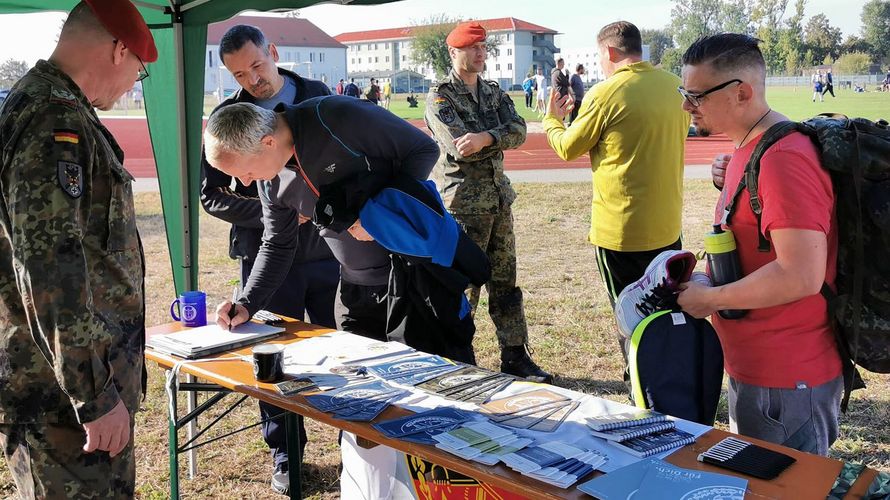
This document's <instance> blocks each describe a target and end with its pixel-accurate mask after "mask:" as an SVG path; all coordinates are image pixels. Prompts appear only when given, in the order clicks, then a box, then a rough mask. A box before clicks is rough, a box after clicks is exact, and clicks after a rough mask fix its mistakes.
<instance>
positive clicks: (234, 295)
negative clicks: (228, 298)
mask: <svg viewBox="0 0 890 500" xmlns="http://www.w3.org/2000/svg"><path fill="white" fill-rule="evenodd" d="M237 301H238V287H237V286H236V287H235V288H234V289H232V305H231V306H229V331H230V332H231V331H232V321H233V320H234V319H235V315H236V314H238V309H237V307H235V303H236V302H237Z"/></svg>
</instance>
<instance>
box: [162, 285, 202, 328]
mask: <svg viewBox="0 0 890 500" xmlns="http://www.w3.org/2000/svg"><path fill="white" fill-rule="evenodd" d="M177 305H178V306H179V307H178V308H177V307H176V306H177ZM177 309H179V314H176V310H177ZM170 316H173V319H174V320H176V321H179V322H181V323H182V326H187V327H195V326H204V325H206V324H207V294H206V293H204V292H182V295H180V296H179V298H178V299H176V300H174V301H173V303H172V304H170Z"/></svg>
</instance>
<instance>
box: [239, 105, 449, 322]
mask: <svg viewBox="0 0 890 500" xmlns="http://www.w3.org/2000/svg"><path fill="white" fill-rule="evenodd" d="M276 111H277V112H282V111H283V112H284V116H285V118H286V120H287V122H288V124H289V125H290V128H291V131H292V133H293V138H294V143H295V145H296V146H295V150H296V153H297V157H296V158H292V159H291V163H290V164H289V165H287V167H286V168H284V169H283V170H282V171H281V172H280V173H279V174H278V176H277V177H275V178H274V179H272V180H270V181H261V182H259V189H260V198H261V200H262V209H263V224H264V225H265V233H264V235H263V244H262V246H261V248H260V251H259V254H258V255H257V260H256V264H255V265H254V271H253V273H252V274H251V279H250V281H248V283H247V287H246V289H245V292H244V294H243V295H242V302H248V303H246V304H245V306H246V307H247V308H248V310H251V308H252V307H254V306H253V305H251V304H258V303H262V301H263V297H266V296H268V294H269V293H270V292H269V290H275V289H277V288H278V286H279V285H280V282H281V280H283V279H284V276H283V275H282V273H281V272H280V270H281V269H282V268H283V267H284V266H285V265H286V264H287V263H288V262H289V260H288V259H290V258H291V257H290V256H291V255H293V253H292V252H294V250H295V249H296V248H300V247H302V246H303V242H302V240H301V238H302V237H303V234H304V232H303V230H302V227H298V225H297V214H302V215H306V216H311V215H312V214H313V212H314V211H315V204H316V201H317V190H318V189H319V188H324V187H325V186H327V185H328V184H330V183H333V182H336V181H338V180H343V179H345V178H348V177H350V176H352V175H355V174H357V173H361V172H368V171H369V170H370V171H371V172H383V173H389V174H391V175H395V174H398V173H401V174H405V175H407V176H409V177H411V178H413V179H417V180H425V179H426V178H427V177H428V176H429V173H430V171H431V170H432V168H433V166H434V165H435V163H436V160H437V159H438V158H439V147H438V146H437V145H436V143H435V142H434V141H433V140H432V139H430V137H429V136H428V135H426V134H425V133H423V132H422V131H421V130H420V129H418V128H417V127H415V126H413V125H411V124H410V123H408V122H406V121H405V120H402V119H401V118H399V117H397V116H395V115H393V114H392V113H390V112H389V111H387V110H385V109H383V108H381V107H380V106H376V105H374V104H371V103H370V102H368V101H364V100H358V99H354V98H352V97H346V96H327V97H316V98H312V99H308V100H306V101H304V102H302V103H300V104H298V105H295V106H279V107H278V108H276ZM297 159H298V160H299V164H298V163H297ZM304 174H305V176H304ZM310 184H311V186H312V189H310V187H309V185H310ZM313 191H315V192H313ZM302 226H309V224H302ZM321 236H322V237H323V238H324V239H325V241H326V242H327V243H328V245H329V247H330V249H331V251H332V252H333V254H334V257H335V258H336V259H337V260H338V261H339V262H340V276H341V279H342V280H343V281H344V282H347V283H351V284H356V285H363V286H376V285H385V284H386V283H387V281H388V279H389V273H390V268H391V265H390V258H389V252H388V251H387V250H386V249H385V248H383V247H382V246H380V245H379V244H377V243H376V242H373V241H370V242H364V241H358V240H356V239H355V238H353V237H352V236H351V235H350V234H349V233H348V232H346V231H341V232H337V231H333V230H330V229H324V230H322V231H321Z"/></svg>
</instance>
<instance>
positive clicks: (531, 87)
mask: <svg viewBox="0 0 890 500" xmlns="http://www.w3.org/2000/svg"><path fill="white" fill-rule="evenodd" d="M522 90H524V91H525V107H526V108H527V109H531V108H532V100H533V99H534V95H535V79H534V78H532V74H531V73H529V74H528V76H526V77H525V80H523V81H522Z"/></svg>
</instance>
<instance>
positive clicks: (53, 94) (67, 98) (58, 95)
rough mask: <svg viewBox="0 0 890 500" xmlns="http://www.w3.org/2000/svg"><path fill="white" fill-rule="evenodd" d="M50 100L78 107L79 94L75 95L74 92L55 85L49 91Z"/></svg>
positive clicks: (70, 106)
mask: <svg viewBox="0 0 890 500" xmlns="http://www.w3.org/2000/svg"><path fill="white" fill-rule="evenodd" d="M49 102H55V103H58V104H64V105H65V106H68V107H69V108H76V107H77V96H75V95H74V94H72V93H71V92H69V91H67V90H65V89H62V88H57V87H53V88H52V90H50V93H49Z"/></svg>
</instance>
